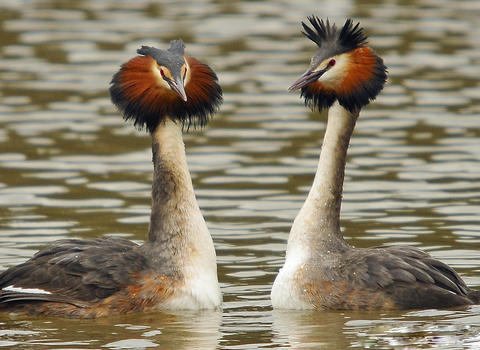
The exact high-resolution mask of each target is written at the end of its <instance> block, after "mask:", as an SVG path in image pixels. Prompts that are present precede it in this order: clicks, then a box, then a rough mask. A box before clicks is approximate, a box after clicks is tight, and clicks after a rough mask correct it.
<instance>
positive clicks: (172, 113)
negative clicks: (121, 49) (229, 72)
mask: <svg viewBox="0 0 480 350" xmlns="http://www.w3.org/2000/svg"><path fill="white" fill-rule="evenodd" d="M184 49H185V44H184V43H183V41H182V40H173V41H172V42H171V46H170V48H169V49H168V50H161V49H158V48H155V47H151V46H142V47H141V48H140V49H139V50H138V51H137V52H138V53H139V54H141V55H142V56H137V57H135V58H133V59H131V60H130V61H128V62H126V63H124V64H123V65H122V66H121V67H120V70H119V71H118V72H117V73H116V74H115V75H114V76H113V78H112V81H111V83H110V84H111V86H110V96H111V99H112V102H113V104H114V105H115V106H116V107H117V108H118V110H119V111H122V112H123V117H124V119H125V120H132V121H133V124H134V125H135V126H136V127H137V128H138V129H144V128H146V129H147V130H148V131H149V132H150V133H153V132H154V131H155V129H156V128H157V126H158V125H159V124H160V123H163V122H165V120H166V119H167V118H170V119H171V120H173V121H174V122H176V123H180V124H181V125H182V127H183V128H184V129H185V128H186V129H187V130H188V129H190V128H191V127H194V128H195V127H204V126H205V125H206V124H207V123H208V120H209V119H210V117H211V116H213V115H214V114H215V113H216V112H217V111H218V109H219V107H220V105H221V104H222V102H223V97H222V88H221V87H220V85H219V84H218V78H217V75H216V74H215V72H214V71H213V70H212V69H211V68H210V67H209V66H207V65H206V64H204V63H202V62H200V61H198V60H196V59H195V58H193V57H189V56H187V55H186V54H185V53H184ZM158 66H162V67H166V68H167V69H169V70H170V71H171V72H172V74H174V72H175V70H178V72H180V70H181V69H182V67H184V66H186V67H187V69H188V74H189V75H188V80H185V82H186V84H185V86H184V88H185V94H186V96H187V101H184V100H183V99H182V98H181V97H180V95H179V94H178V93H176V92H175V91H173V90H172V89H170V88H169V87H168V85H167V84H166V83H163V82H161V81H159V80H160V79H162V76H161V75H160V73H158V72H156V73H158V74H154V70H155V69H158ZM179 74H180V73H179Z"/></svg>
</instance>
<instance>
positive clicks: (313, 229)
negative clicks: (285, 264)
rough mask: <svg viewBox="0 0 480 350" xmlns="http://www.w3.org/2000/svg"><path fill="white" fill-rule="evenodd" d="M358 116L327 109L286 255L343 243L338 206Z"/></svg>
mask: <svg viewBox="0 0 480 350" xmlns="http://www.w3.org/2000/svg"><path fill="white" fill-rule="evenodd" d="M358 115H359V113H358V112H349V111H348V110H346V109H345V108H343V107H342V106H341V105H340V104H339V103H338V102H335V103H334V104H333V106H332V107H331V108H330V109H329V111H328V122H327V128H326V131H325V135H324V139H323V145H322V150H321V154H320V160H319V162H318V167H317V172H316V174H315V179H314V181H313V185H312V187H311V189H310V193H309V194H308V197H307V200H306V201H305V203H304V204H303V207H302V209H301V210H300V213H299V214H298V216H297V218H296V219H295V221H294V223H293V226H292V229H291V233H290V236H289V242H288V246H287V247H288V249H287V256H288V254H289V251H290V250H294V249H295V248H296V247H297V245H303V246H304V247H305V246H309V247H310V249H315V251H318V250H325V251H327V250H331V249H332V248H334V247H335V244H336V245H338V242H343V243H344V240H343V237H342V234H341V231H340V207H341V202H342V192H343V180H344V177H345V162H346V158H347V150H348V146H349V143H350V137H351V136H352V133H353V129H354V128H355V123H356V121H357V118H358ZM304 249H305V248H303V249H302V250H303V251H305V250H304ZM293 254H295V253H293Z"/></svg>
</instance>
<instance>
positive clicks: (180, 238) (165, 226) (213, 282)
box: [142, 118, 222, 308]
mask: <svg viewBox="0 0 480 350" xmlns="http://www.w3.org/2000/svg"><path fill="white" fill-rule="evenodd" d="M152 152H153V165H154V173H153V185H152V212H151V216H150V229H149V232H148V237H147V241H146V242H145V244H144V245H143V247H142V248H143V249H144V250H145V251H146V252H147V254H149V256H150V259H151V261H152V263H153V264H154V265H157V266H159V268H161V269H162V272H163V273H167V274H172V275H178V276H179V277H180V278H182V279H183V280H184V281H185V289H186V293H190V294H191V295H192V296H193V303H195V302H199V303H200V304H205V305H200V308H212V307H211V306H212V305H213V306H214V307H215V306H219V305H220V304H221V300H222V297H221V293H220V288H219V285H218V279H217V264H216V255H215V248H214V245H213V241H212V237H211V236H210V233H209V231H208V228H207V225H206V223H205V220H204V218H203V215H202V213H201V212H200V208H199V206H198V203H197V200H196V198H195V193H194V190H193V184H192V179H191V177H190V172H189V171H188V165H187V159H186V155H185V146H184V143H183V138H182V128H181V126H180V125H177V124H176V123H175V122H173V121H172V120H170V119H168V118H167V119H166V121H165V122H164V123H161V124H159V125H158V127H157V129H156V130H155V132H154V133H153V134H152ZM174 303H175V302H174ZM182 303H183V304H184V303H185V300H179V301H178V304H179V305H178V307H182ZM209 303H210V304H212V305H209ZM170 306H171V308H178V307H177V305H170ZM193 306H194V305H193ZM189 308H190V307H189ZM191 308H194V307H191Z"/></svg>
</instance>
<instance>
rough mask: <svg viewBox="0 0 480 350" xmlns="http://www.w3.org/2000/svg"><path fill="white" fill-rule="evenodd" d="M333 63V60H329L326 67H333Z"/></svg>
mask: <svg viewBox="0 0 480 350" xmlns="http://www.w3.org/2000/svg"><path fill="white" fill-rule="evenodd" d="M335 63H337V61H335V60H330V62H328V65H329V66H330V67H333V66H334V65H335Z"/></svg>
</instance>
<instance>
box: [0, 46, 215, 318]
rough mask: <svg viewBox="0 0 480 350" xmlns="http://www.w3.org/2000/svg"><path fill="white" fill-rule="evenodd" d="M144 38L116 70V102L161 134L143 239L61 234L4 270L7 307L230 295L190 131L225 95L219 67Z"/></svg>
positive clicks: (206, 300) (122, 305)
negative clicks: (204, 210) (195, 182)
mask: <svg viewBox="0 0 480 350" xmlns="http://www.w3.org/2000/svg"><path fill="white" fill-rule="evenodd" d="M184 49H185V45H184V43H183V42H182V41H181V40H174V41H172V42H171V47H170V48H169V49H168V50H160V49H157V48H154V47H148V46H143V47H142V48H141V49H139V50H138V53H139V54H140V55H141V56H137V57H135V58H133V59H131V60H130V61H128V62H127V63H125V64H123V65H122V67H121V68H120V70H119V71H118V72H117V73H116V74H115V75H114V76H113V79H112V82H111V84H112V85H111V87H110V94H111V97H112V101H113V103H114V104H115V105H116V106H117V107H118V109H119V110H121V111H123V113H124V117H125V119H127V120H128V119H131V120H133V121H134V123H135V125H136V126H138V127H144V126H145V127H146V128H147V129H148V131H149V132H150V134H151V136H152V151H153V164H154V174H153V186H152V212H151V217H150V229H149V232H148V236H147V240H146V242H145V243H144V244H142V245H140V246H139V245H137V244H135V243H132V242H131V241H128V240H125V239H121V238H113V237H112V238H104V239H89V240H78V239H66V240H60V241H57V242H55V243H53V244H52V245H50V246H48V247H47V248H45V249H43V250H41V251H39V252H37V253H36V254H35V255H34V257H33V258H32V259H30V260H28V261H27V262H25V263H23V264H20V265H18V266H14V267H11V268H9V269H8V270H7V271H5V272H3V274H1V275H0V288H1V289H2V292H1V295H0V308H1V309H3V311H7V312H14V313H19V314H33V315H53V316H64V317H101V316H108V315H113V314H121V313H127V312H133V311H140V310H152V309H153V310H154V309H213V308H216V307H218V306H220V305H221V303H222V295H221V293H220V288H219V284H218V280H217V265H216V257H215V249H214V246H213V242H212V238H211V236H210V233H209V231H208V229H207V226H206V224H205V220H204V219H203V216H202V214H201V212H200V209H199V207H198V204H197V201H196V198H195V194H194V192H193V186H192V180H191V178H190V173H189V171H188V167H187V162H186V157H185V149H184V144H183V139H182V129H183V127H187V128H188V127H190V126H196V125H198V126H204V125H205V124H206V123H207V121H208V118H209V116H210V115H212V114H214V113H215V112H216V111H217V109H218V107H219V105H220V104H221V103H222V89H221V87H220V85H219V84H218V83H217V76H216V74H215V72H213V71H212V69H210V67H208V66H207V65H205V64H203V63H201V62H200V61H197V60H196V59H195V58H192V57H189V56H187V55H186V54H185V53H184Z"/></svg>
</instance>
